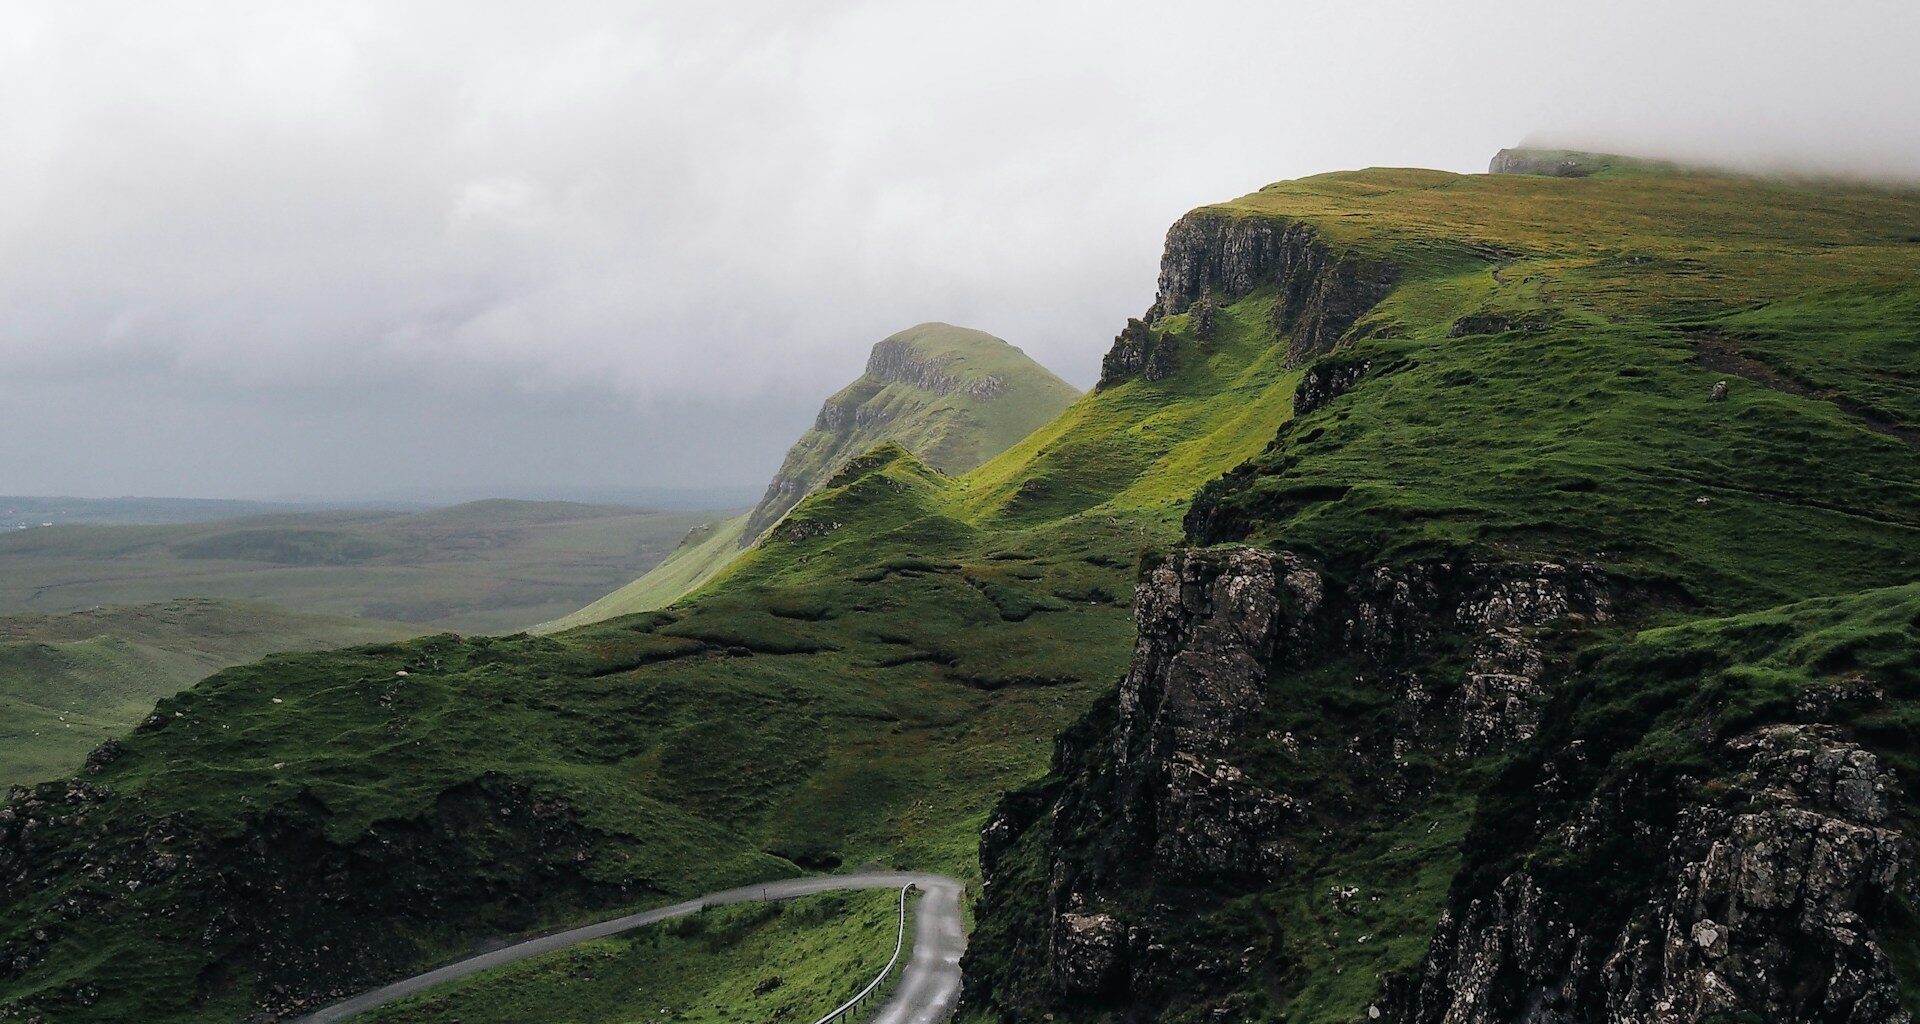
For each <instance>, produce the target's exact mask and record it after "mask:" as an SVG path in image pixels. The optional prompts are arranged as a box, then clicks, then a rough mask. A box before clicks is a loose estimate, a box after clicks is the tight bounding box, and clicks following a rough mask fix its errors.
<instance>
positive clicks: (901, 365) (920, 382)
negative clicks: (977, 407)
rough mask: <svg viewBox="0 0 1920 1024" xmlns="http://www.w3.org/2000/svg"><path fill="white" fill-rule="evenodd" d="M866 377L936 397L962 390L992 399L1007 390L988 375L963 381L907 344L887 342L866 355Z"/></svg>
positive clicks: (909, 343) (1003, 384)
mask: <svg viewBox="0 0 1920 1024" xmlns="http://www.w3.org/2000/svg"><path fill="white" fill-rule="evenodd" d="M866 376H868V377H870V378H872V379H874V380H877V381H883V382H886V383H899V384H911V385H913V386H914V387H917V388H919V389H921V390H923V391H931V392H933V393H934V394H936V395H950V394H953V393H954V392H956V391H965V392H967V393H968V394H971V395H975V396H978V397H980V398H992V397H994V396H995V395H998V394H1000V393H1001V392H1002V391H1005V390H1006V382H1005V381H1002V380H1001V379H1000V378H998V377H995V376H993V375H991V374H987V375H984V376H981V377H977V378H974V379H972V380H963V379H962V378H960V377H958V376H956V375H954V374H952V373H949V372H947V370H946V363H945V361H944V360H940V359H926V358H923V357H921V356H920V355H918V354H917V351H916V350H915V348H914V346H913V344H912V343H911V342H907V341H895V340H891V339H889V340H887V341H882V342H879V343H877V344H875V345H874V346H873V351H871V352H869V353H868V354H867V369H866Z"/></svg>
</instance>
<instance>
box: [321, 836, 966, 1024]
mask: <svg viewBox="0 0 1920 1024" xmlns="http://www.w3.org/2000/svg"><path fill="white" fill-rule="evenodd" d="M908 884H911V885H913V886H915V887H917V888H919V889H920V890H921V892H922V893H923V895H922V896H921V897H920V902H919V904H918V906H917V908H916V909H915V910H914V915H913V917H914V925H913V955H912V958H911V959H909V960H908V961H907V966H906V970H905V971H904V972H902V973H901V975H900V981H899V983H898V984H897V985H896V986H895V987H894V990H893V994H892V995H891V996H890V997H888V999H887V1001H886V1003H885V1004H884V1005H882V1006H881V1007H880V1008H879V1009H877V1010H875V1011H873V1014H872V1016H871V1017H869V1018H868V1020H869V1022H870V1024H940V1022H942V1021H945V1020H946V1019H947V1018H948V1017H949V1016H951V1015H952V1013H953V1007H954V1004H955V1003H957V1002H958V1001H959V999H960V954H961V953H963V952H965V951H966V948H967V934H966V929H965V927H964V923H963V920H962V918H961V915H960V893H961V890H962V886H961V884H960V882H959V881H958V880H956V879H952V878H948V877H947V876H945V875H931V874H924V873H921V872H913V871H869V872H859V873H856V874H851V875H815V876H812V877H808V878H783V879H780V880H778V881H773V882H766V883H762V884H760V885H743V886H741V887H740V888H738V889H728V890H726V891H724V892H716V893H708V894H707V895H705V896H702V897H700V898H698V899H693V900H688V901H686V902H685V903H675V904H674V905H672V906H670V907H656V908H655V909H653V910H645V911H641V912H640V913H638V914H628V915H626V916H625V917H616V918H613V919H612V920H608V921H601V922H599V923H597V924H589V925H582V926H581V927H579V928H571V929H568V930H567V931H564V932H555V933H553V934H552V935H543V936H541V937H539V938H537V939H528V940H526V941H525V942H516V943H514V944H513V945H511V946H502V947H501V948H499V949H496V950H492V951H490V952H486V953H481V954H480V955H478V956H473V957H468V958H467V959H465V960H461V961H458V962H455V963H451V964H448V965H446V966H445V967H440V968H436V969H434V970H431V971H428V972H426V973H425V974H416V975H414V976H413V977H411V978H403V979H401V980H400V981H396V982H394V983H393V984H391V985H385V986H382V987H380V988H376V989H374V990H372V991H370V992H362V993H361V994H359V995H357V996H354V997H352V998H350V999H344V1000H341V1001H340V1002H337V1003H334V1004H333V1005H331V1006H328V1007H326V1008H324V1009H321V1010H316V1011H315V1012H313V1013H310V1014H307V1015H306V1016H304V1017H297V1018H295V1019H294V1020H292V1021H291V1022H289V1024H332V1022H334V1021H343V1020H346V1019H348V1018H350V1017H352V1016H354V1015H355V1014H359V1013H365V1012H366V1011H368V1010H371V1009H373V1008H374V1007H376V1006H384V1005H386V1004H387V1003H391V1002H393V1001H394V1000H396V999H404V998H406V997H407V996H410V995H414V994H416V993H419V992H423V991H425V990H427V989H429V988H432V987H433V986H435V985H438V984H441V983H442V982H448V981H452V980H454V979H455V978H464V977H466V976H468V975H470V974H477V973H479V972H481V971H484V970H488V969H490V968H494V967H500V966H502V965H504V964H510V963H514V962H516V961H520V960H525V959H527V958H529V957H536V956H540V955H542V954H544V953H551V952H554V951H555V950H560V949H565V948H567V947H568V946H572V945H577V944H579V943H582V942H588V941H590V940H593V939H604V938H606V937H607V936H609V935H618V934H620V933H621V932H624V931H630V930H632V929H634V928H639V927H642V926H643V925H649V924H656V923H658V922H661V921H668V920H672V919H673V918H676V917H686V916H687V915H688V914H696V913H699V912H700V911H702V910H704V909H706V908H707V907H718V906H725V905H726V904H729V903H751V902H755V901H759V900H790V899H795V898H797V897H801V896H811V895H813V894H814V893H821V892H835V891H839V890H845V889H897V888H899V887H901V886H903V885H908ZM867 980H868V979H867V978H849V979H847V990H848V993H849V994H852V993H853V992H854V991H856V990H858V989H859V988H860V986H862V985H864V984H865V983H866V982H867Z"/></svg>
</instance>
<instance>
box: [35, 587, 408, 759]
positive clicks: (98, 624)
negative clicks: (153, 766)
mask: <svg viewBox="0 0 1920 1024" xmlns="http://www.w3.org/2000/svg"><path fill="white" fill-rule="evenodd" d="M419 632H420V630H417V629H415V628H412V627H409V626H403V625H399V624H397V623H385V622H372V621H367V620H363V619H345V618H339V617H336V616H328V615H307V614H302V613H298V612H289V611H287V610H285V609H282V608H274V607H271V606H267V605H252V604H242V603H238V602H230V601H212V600H205V599H185V600H179V601H168V602H165V603H162V604H153V605H135V606H124V605H123V606H115V607H108V608H96V609H90V610H87V611H81V612H68V613H65V614H62V615H15V616H10V617H6V618H0V785H6V784H14V783H27V782H32V781H35V780H38V779H45V778H52V777H55V776H59V775H64V774H70V773H72V772H74V771H76V770H78V768H79V766H80V762H81V759H82V758H83V757H84V756H85V755H86V752H87V751H88V750H90V749H91V748H93V747H94V746H95V745H97V744H99V743H100V742H101V741H103V740H106V739H108V738H110V737H113V736H119V735H121V734H123V733H125V732H126V731H127V730H128V729H129V728H131V727H132V726H133V725H134V723H136V722H138V721H139V720H140V719H141V718H143V717H145V716H146V714H147V712H149V711H150V710H152V708H153V703H154V701H155V700H157V699H158V698H160V697H163V696H166V695H168V694H171V693H174V692H177V691H179V690H182V689H185V688H186V687H188V686H191V685H192V684H193V683H195V682H197V681H199V680H200V679H202V678H204V677H206V676H208V675H210V674H212V673H213V672H215V671H217V670H219V669H222V668H226V667H228V666H230V665H238V664H241V663H243V662H248V661H253V660H256V659H258V658H260V657H262V656H264V655H267V654H271V653H273V652H275V651H311V650H319V649H323V648H328V647H344V646H347V645H349V644H364V643H371V642H374V641H382V640H398V639H402V638H405V637H409V636H413V635H416V634H417V633H419Z"/></svg>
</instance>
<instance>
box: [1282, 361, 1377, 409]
mask: <svg viewBox="0 0 1920 1024" xmlns="http://www.w3.org/2000/svg"><path fill="white" fill-rule="evenodd" d="M1372 367H1373V363H1372V361H1371V360H1366V359H1359V360H1340V359H1322V360H1320V361H1318V362H1316V363H1314V364H1313V365H1312V366H1309V367H1307V372H1306V373H1305V374H1302V375H1301V377H1300V384H1299V386H1298V387H1296V388H1294V389H1293V415H1294V416H1295V418H1298V417H1301V416H1305V415H1307V414H1308V413H1311V412H1318V411H1319V410H1321V409H1324V408H1326V407H1327V404H1328V403H1330V402H1332V401H1333V400H1334V399H1336V398H1339V397H1340V396H1341V395H1344V394H1346V393H1347V391H1348V389H1350V388H1352V387H1353V386H1354V385H1355V384H1358V383H1360V378H1362V377H1364V376H1366V375H1367V371H1368V370H1369V369H1371V368H1372Z"/></svg>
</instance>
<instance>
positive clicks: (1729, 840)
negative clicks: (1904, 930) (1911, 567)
mask: <svg viewBox="0 0 1920 1024" xmlns="http://www.w3.org/2000/svg"><path fill="white" fill-rule="evenodd" d="M1722 753H1723V755H1724V757H1725V758H1726V759H1727V762H1728V766H1729V773H1728V775H1727V777H1726V779H1725V780H1724V784H1725V785H1726V786H1728V787H1729V788H1728V790H1727V791H1726V792H1725V793H1724V794H1723V795H1722V796H1720V797H1719V798H1718V799H1714V800H1712V801H1710V802H1709V801H1708V800H1706V799H1705V798H1704V797H1703V796H1702V797H1696V798H1695V799H1694V800H1693V801H1692V802H1690V803H1687V804H1685V805H1684V806H1682V807H1680V808H1679V809H1678V811H1677V813H1676V814H1675V815H1674V816H1673V818H1672V819H1671V820H1670V821H1658V820H1646V819H1645V817H1644V815H1642V816H1640V818H1639V820H1636V815H1635V813H1634V809H1633V807H1632V805H1631V803H1630V802H1626V803H1623V802H1622V801H1620V800H1619V798H1618V796H1617V795H1615V794H1606V793H1603V794H1599V795H1597V796H1596V797H1595V798H1594V799H1593V800H1592V801H1590V802H1589V803H1588V804H1587V806H1586V807H1585V809H1583V810H1582V812H1581V813H1580V814H1578V815H1576V816H1575V817H1574V819H1573V820H1570V821H1568V822H1566V823H1565V824H1564V825H1563V826H1562V827H1561V829H1560V832H1559V835H1558V837H1557V838H1558V841H1559V842H1560V843H1561V844H1562V845H1564V846H1566V847H1567V848H1569V849H1571V850H1574V851H1578V850H1579V849H1581V848H1582V847H1583V846H1590V845H1592V844H1595V843H1598V842H1601V841H1603V840H1604V839H1605V838H1606V837H1608V836H1615V837H1617V836H1619V835H1620V834H1621V833H1620V830H1621V829H1623V828H1624V829H1628V830H1630V834H1638V835H1642V836H1645V837H1647V838H1648V840H1649V841H1651V840H1652V839H1653V838H1655V837H1662V836H1664V837H1665V841H1666V848H1667V851H1668V852H1667V857H1666V862H1665V866H1664V868H1663V869H1662V870H1661V871H1659V872H1658V873H1657V875H1656V876H1655V877H1653V878H1650V879H1646V880H1643V881H1642V882H1641V884H1639V885H1638V886H1636V887H1635V888H1636V889H1637V890H1638V891H1637V892H1635V894H1634V895H1635V898H1637V899H1639V900H1642V901H1644V902H1642V903H1641V904H1640V905H1638V906H1637V908H1636V909H1634V910H1633V911H1632V912H1631V913H1630V914H1629V915H1628V916H1627V918H1626V921H1625V924H1624V925H1620V926H1617V927H1608V928H1597V927H1595V923H1594V922H1593V921H1592V920H1591V917H1592V911H1591V909H1588V910H1585V911H1582V910H1580V909H1575V908H1573V907H1570V906H1569V905H1568V901H1567V900H1566V899H1564V898H1563V896H1562V894H1560V893H1558V892H1556V891H1554V887H1553V886H1552V885H1551V884H1548V883H1544V882H1543V881H1542V880H1541V879H1539V878H1536V877H1535V876H1534V875H1533V874H1532V873H1530V872H1528V871H1526V870H1521V871H1517V872H1515V873H1513V874H1511V875H1509V876H1507V877H1506V878H1504V879H1502V880H1501V881H1500V882H1499V883H1498V884H1497V885H1496V886H1495V887H1494V889H1493V891H1491V892H1490V893H1488V894H1486V895H1484V896H1480V897H1476V898H1473V899H1471V900H1470V901H1469V902H1468V903H1467V904H1466V906H1465V907H1464V908H1462V909H1460V910H1458V911H1457V912H1450V913H1449V914H1448V915H1447V917H1446V918H1445V919H1444V920H1443V921H1442V922H1441V925H1440V927H1439V929H1438V932H1437V935H1436V937H1435V939H1434V942H1433V945H1432V948H1431V950H1430V951H1429V954H1428V959H1427V963H1426V966H1425V968H1424V969H1423V972H1422V974H1421V976H1420V978H1419V981H1418V984H1417V985H1415V986H1413V987H1411V988H1410V989H1409V990H1408V992H1407V994H1406V996H1405V998H1404V999H1403V1000H1402V1001H1400V1002H1399V1003H1398V1004H1397V1005H1395V1006H1394V1008H1393V1010H1392V1011H1391V1012H1389V1013H1388V1014H1387V1015H1386V1016H1387V1017H1388V1019H1391V1020H1407V1021H1418V1022H1431V1024H1559V1022H1572V1021H1583V1022H1584V1021H1604V1022H1606V1024H1630V1022H1631V1024H1706V1022H1710V1021H1722V1020H1741V1019H1760V1020H1768V1021H1796V1022H1806V1024H1866V1022H1869V1021H1871V1022H1900V1021H1908V1020H1910V1019H1911V1018H1910V1017H1909V1015H1908V1014H1907V1013H1906V1012H1905V1010H1904V1009H1902V1007H1901V1001H1900V988H1899V983H1898V980H1897V979H1896V978H1895V977H1894V974H1893V966H1892V962H1891V960H1890V959H1889V957H1888V955H1887V952H1886V950H1885V948H1884V947H1883V945H1882V944H1881V935H1882V934H1883V931H1884V929H1885V927H1886V925H1887V922H1888V915H1889V913H1890V912H1891V911H1892V909H1893V907H1894V906H1895V903H1896V901H1897V900H1898V899H1900V898H1901V897H1903V896H1906V895H1910V887H1911V885H1912V875H1913V871H1912V865H1913V846H1912V843H1911V842H1910V841H1909V840H1908V839H1907V837H1906V836H1905V835H1903V834H1901V833H1900V832H1898V831H1896V830H1894V829H1892V828H1890V827H1889V826H1888V817H1889V806H1890V803H1891V799H1892V794H1893V793H1894V792H1895V787H1896V782H1895V780H1894V778H1893V776H1892V774H1891V773H1890V772H1889V771H1887V770H1886V768H1885V767H1884V766H1882V765H1881V764H1880V762H1879V760H1878V759H1877V758H1876V757H1874V755H1872V754H1871V753H1869V752H1867V751H1866V750H1864V749H1862V748H1861V747H1859V746H1857V745H1856V744H1853V743H1851V742H1849V741H1847V740H1846V739H1844V738H1842V737H1841V736H1840V735H1839V734H1838V733H1837V731H1835V730H1834V729H1832V728H1830V727H1825V726H1809V725H1777V726H1770V727H1767V728H1764V729H1761V730H1758V731H1756V732H1753V733H1749V734H1747V735H1744V736H1741V737H1738V738H1736V739H1734V740H1731V741H1729V742H1728V743H1726V744H1725V747H1724V750H1723V751H1722ZM1702 792H1703V793H1704V792H1706V791H1705V790H1704V789H1703V790H1702ZM1743 1015H1746V1016H1743Z"/></svg>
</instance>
